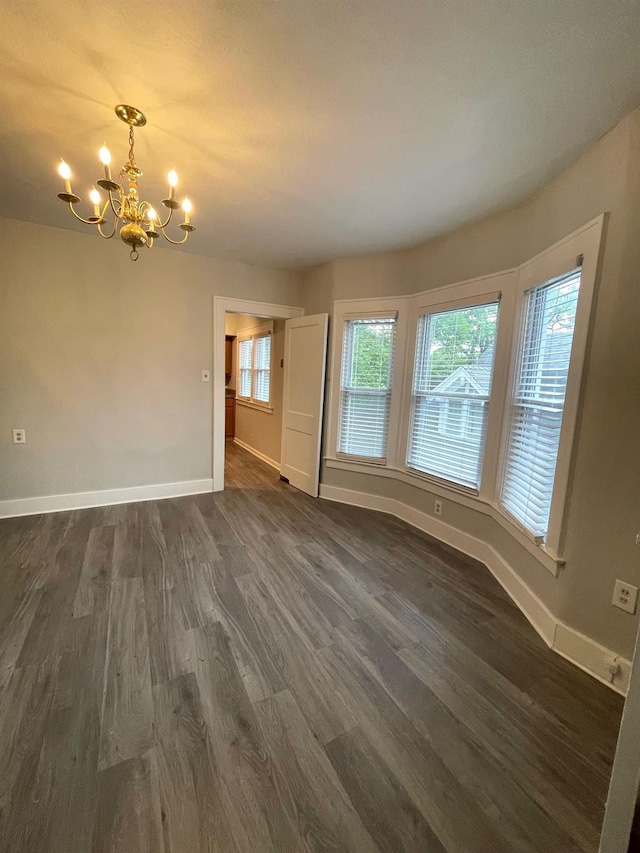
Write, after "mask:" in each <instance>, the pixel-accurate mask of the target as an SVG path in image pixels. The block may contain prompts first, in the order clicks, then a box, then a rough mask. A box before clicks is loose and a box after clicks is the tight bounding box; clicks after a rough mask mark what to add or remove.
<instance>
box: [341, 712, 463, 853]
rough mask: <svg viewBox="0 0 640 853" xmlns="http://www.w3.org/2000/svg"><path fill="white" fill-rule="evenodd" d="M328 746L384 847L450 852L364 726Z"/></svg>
mask: <svg viewBox="0 0 640 853" xmlns="http://www.w3.org/2000/svg"><path fill="white" fill-rule="evenodd" d="M326 749H327V753H328V755H329V758H330V759H331V761H332V763H333V766H334V767H335V769H336V772H337V773H338V776H339V777H340V780H341V781H342V784H343V785H344V787H345V789H346V790H347V792H348V793H349V796H350V797H351V801H352V802H353V804H354V806H355V808H356V809H357V811H358V814H359V815H360V817H361V818H362V820H363V822H364V824H365V826H366V827H367V829H368V830H369V832H370V834H371V836H372V837H373V838H374V839H375V841H376V843H377V844H378V847H379V848H380V850H385V851H389V853H402V851H412V853H422V851H425V853H426V851H430V853H446V849H445V848H444V847H443V846H442V844H441V842H440V839H439V838H438V837H437V835H436V834H435V833H434V831H433V830H432V829H431V827H430V826H429V824H428V823H427V821H426V820H425V819H424V817H423V815H422V814H421V812H420V811H419V810H418V809H417V808H416V806H415V804H414V803H413V801H412V800H411V798H410V797H409V795H408V794H407V792H406V791H405V790H404V788H403V787H402V785H400V783H399V782H398V780H397V779H396V778H395V777H394V776H393V774H392V773H391V771H390V770H389V768H388V767H387V766H386V765H385V764H384V762H383V761H382V759H381V758H380V756H379V755H378V754H377V753H376V751H375V750H374V749H373V747H372V746H371V744H370V743H369V742H368V741H367V739H366V738H365V736H364V735H363V733H362V730H361V729H360V728H356V729H352V730H351V731H350V732H346V734H343V735H340V737H337V738H336V739H335V740H332V741H331V742H330V743H328V744H327V747H326Z"/></svg>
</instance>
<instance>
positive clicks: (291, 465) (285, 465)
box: [280, 314, 329, 498]
mask: <svg viewBox="0 0 640 853" xmlns="http://www.w3.org/2000/svg"><path fill="white" fill-rule="evenodd" d="M328 326H329V315H328V314H314V315H312V316H310V317H297V318H296V319H295V320H287V322H286V323H285V336H284V394H283V397H284V400H283V411H282V451H281V454H280V474H281V476H282V477H285V478H286V479H287V480H288V481H289V482H290V483H291V485H292V486H295V487H296V488H298V489H302V491H303V492H306V493H307V494H308V495H311V496H312V497H314V498H316V497H318V479H319V476H320V440H321V437H322V410H323V406H324V378H325V370H326V364H327V329H328Z"/></svg>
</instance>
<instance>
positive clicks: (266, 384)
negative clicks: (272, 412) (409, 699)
mask: <svg viewBox="0 0 640 853" xmlns="http://www.w3.org/2000/svg"><path fill="white" fill-rule="evenodd" d="M254 350H255V351H254V362H253V397H254V399H255V400H259V401H260V402H261V403H269V399H270V397H269V394H270V386H271V335H269V334H267V335H263V336H262V337H259V338H255V347H254Z"/></svg>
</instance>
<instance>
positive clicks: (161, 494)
mask: <svg viewBox="0 0 640 853" xmlns="http://www.w3.org/2000/svg"><path fill="white" fill-rule="evenodd" d="M211 491H213V480H211V479H207V480H185V481H183V482H180V483H158V484H157V485H153V486H129V487H127V488H124V489H101V490H100V491H97V492H73V493H71V494H67V495H43V496H42V497H37V498H17V499H16V500H11V501H0V518H11V517H12V516H19V515H41V514H42V513H45V512H64V511H66V510H71V509H88V508H89V507H95V506H111V505H112V504H129V503H138V502H139V501H154V500H162V499H163V498H179V497H183V496H184V495H200V494H203V493H205V492H211Z"/></svg>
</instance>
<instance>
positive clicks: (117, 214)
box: [105, 190, 122, 219]
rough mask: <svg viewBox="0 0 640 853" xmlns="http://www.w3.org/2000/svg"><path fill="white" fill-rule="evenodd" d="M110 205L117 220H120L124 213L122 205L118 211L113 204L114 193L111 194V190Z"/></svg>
mask: <svg viewBox="0 0 640 853" xmlns="http://www.w3.org/2000/svg"><path fill="white" fill-rule="evenodd" d="M109 204H110V205H111V210H112V211H113V215H114V216H115V217H116V219H120V214H121V213H122V203H121V204H120V207H119V208H118V209H117V210H116V206H115V204H114V203H113V193H112V192H111V190H109ZM105 208H106V205H105Z"/></svg>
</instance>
